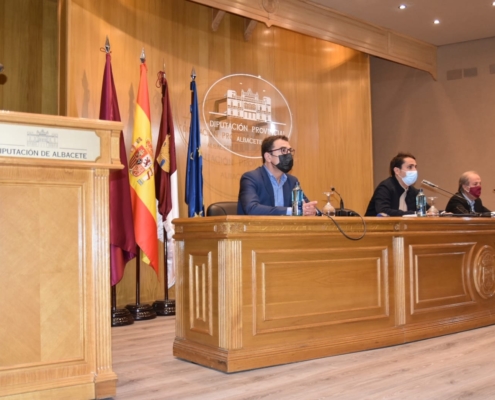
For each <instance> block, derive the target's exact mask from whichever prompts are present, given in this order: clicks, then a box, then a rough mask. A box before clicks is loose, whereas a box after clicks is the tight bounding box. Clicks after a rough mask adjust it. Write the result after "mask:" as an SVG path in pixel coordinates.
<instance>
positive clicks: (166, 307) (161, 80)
mask: <svg viewBox="0 0 495 400" xmlns="http://www.w3.org/2000/svg"><path fill="white" fill-rule="evenodd" d="M156 86H157V87H160V88H161V89H162V106H163V107H162V122H161V123H160V133H159V137H158V142H157V149H156V153H157V154H156V158H155V171H156V175H155V184H156V196H157V199H158V208H159V212H160V214H162V221H163V286H164V290H163V292H164V296H165V299H164V300H156V301H155V302H154V303H153V308H154V309H155V311H156V314H157V315H160V316H169V315H175V300H173V299H169V298H168V233H167V229H166V227H165V220H166V219H167V216H168V213H169V212H170V211H171V210H170V209H168V208H167V205H166V204H165V209H163V205H164V204H163V203H167V197H169V198H170V199H171V193H170V191H171V187H170V175H171V174H173V173H174V172H175V170H176V164H175V156H174V157H171V152H173V153H174V154H175V140H172V139H171V138H170V139H167V138H166V136H167V134H170V136H171V137H172V136H173V134H174V132H172V131H173V129H174V128H173V123H172V120H171V119H172V118H171V112H170V104H169V98H168V91H167V90H168V85H167V80H166V72H165V61H164V62H163V71H160V72H159V73H158V80H157V84H156ZM165 122H166V123H165ZM165 125H166V126H165ZM165 141H168V154H165V155H164V157H165V158H166V159H165V160H163V159H162V154H161V152H162V148H161V147H163V145H164V144H165V143H164V142H165ZM171 147H172V148H171ZM159 159H160V160H161V162H157V160H159ZM167 159H168V160H167ZM172 160H173V161H172ZM162 163H163V164H167V163H168V164H167V165H166V166H167V168H166V169H165V170H164V171H162V170H161V168H162V165H163V164H162ZM165 172H168V174H167V176H168V182H169V185H168V187H166V188H163V187H162V184H163V182H162V177H163V175H162V174H163V173H165ZM165 189H166V190H165ZM163 192H167V193H166V196H165V197H166V198H165V199H164V198H163V197H162V195H163ZM169 205H171V204H169Z"/></svg>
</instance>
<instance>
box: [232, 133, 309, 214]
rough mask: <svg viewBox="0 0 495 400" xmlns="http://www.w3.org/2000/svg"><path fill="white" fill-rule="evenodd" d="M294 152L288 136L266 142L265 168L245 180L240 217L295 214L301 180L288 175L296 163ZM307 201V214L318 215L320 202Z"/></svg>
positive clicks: (239, 209)
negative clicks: (296, 190)
mask: <svg viewBox="0 0 495 400" xmlns="http://www.w3.org/2000/svg"><path fill="white" fill-rule="evenodd" d="M294 152H295V150H294V149H293V148H291V147H290V143H289V139H288V138H287V137H286V136H284V135H276V136H269V137H267V138H265V139H264V140H263V142H262V143H261V156H262V158H263V165H262V166H261V167H258V168H256V169H255V170H253V171H249V172H246V173H245V174H244V175H242V177H241V183H240V189H239V200H238V203H237V214H238V215H292V189H293V188H294V186H295V185H296V183H297V182H298V179H297V178H296V177H295V176H293V175H289V174H288V172H289V171H290V170H291V169H292V165H293V163H294V161H293V158H292V156H293V154H294ZM304 199H305V203H304V204H303V215H305V216H312V215H315V214H316V203H317V202H316V201H308V199H307V198H306V197H305V198H304Z"/></svg>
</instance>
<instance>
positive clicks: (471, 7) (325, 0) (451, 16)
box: [311, 0, 495, 46]
mask: <svg viewBox="0 0 495 400" xmlns="http://www.w3.org/2000/svg"><path fill="white" fill-rule="evenodd" d="M311 1H312V2H314V3H318V4H321V5H324V6H327V7H329V8H332V9H334V10H336V11H338V12H340V13H342V14H346V15H349V16H353V17H355V18H357V19H360V20H363V21H366V22H369V23H371V24H373V25H378V26H381V27H384V28H388V29H391V30H392V31H395V32H399V33H402V34H404V35H407V36H411V37H413V38H416V39H420V40H422V41H424V42H427V43H431V44H434V45H436V46H442V45H446V44H452V43H459V42H466V41H468V40H476V39H483V38H487V37H493V36H495V6H493V5H492V3H493V1H492V0H404V1H401V0H311ZM400 4H405V5H406V6H407V8H406V9H405V10H399V5H400ZM435 19H439V20H440V24H438V25H435V24H433V20H435Z"/></svg>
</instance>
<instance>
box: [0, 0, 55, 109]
mask: <svg viewBox="0 0 495 400" xmlns="http://www.w3.org/2000/svg"><path fill="white" fill-rule="evenodd" d="M57 4H58V2H57V0H42V1H36V0H20V1H19V0H5V1H2V2H1V4H0V10H1V11H2V12H1V13H0V63H2V64H4V66H5V70H4V72H3V74H0V109H5V110H10V111H22V112H31V113H44V114H57V103H58V97H57V92H58V59H57V47H58V29H57V26H58V25H57Z"/></svg>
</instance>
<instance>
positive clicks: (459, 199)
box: [445, 192, 490, 214]
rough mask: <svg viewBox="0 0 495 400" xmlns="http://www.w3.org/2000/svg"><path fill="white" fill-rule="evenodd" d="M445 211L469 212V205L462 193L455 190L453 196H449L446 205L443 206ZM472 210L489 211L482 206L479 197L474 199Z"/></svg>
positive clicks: (478, 211) (455, 212) (453, 212)
mask: <svg viewBox="0 0 495 400" xmlns="http://www.w3.org/2000/svg"><path fill="white" fill-rule="evenodd" d="M445 211H446V212H451V213H452V214H469V213H470V212H471V207H469V203H468V201H467V200H466V199H465V198H464V196H463V195H462V193H461V192H457V193H456V195H455V196H452V197H451V198H450V200H449V202H448V203H447V207H445ZM474 212H477V213H484V212H490V210H489V209H488V208H486V207H485V206H483V203H482V202H481V199H476V200H475V201H474Z"/></svg>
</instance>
